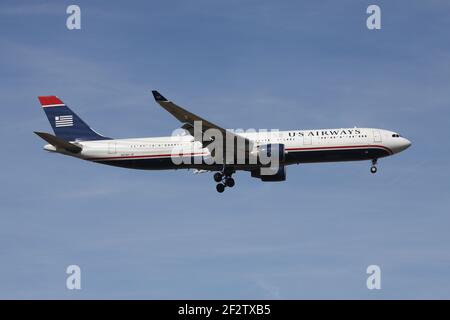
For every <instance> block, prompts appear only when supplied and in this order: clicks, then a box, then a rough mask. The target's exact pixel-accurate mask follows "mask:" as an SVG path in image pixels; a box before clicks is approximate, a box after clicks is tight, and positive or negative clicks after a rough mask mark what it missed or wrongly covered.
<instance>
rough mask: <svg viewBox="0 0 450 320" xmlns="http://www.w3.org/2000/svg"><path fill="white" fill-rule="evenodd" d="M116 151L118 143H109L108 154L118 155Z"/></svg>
mask: <svg viewBox="0 0 450 320" xmlns="http://www.w3.org/2000/svg"><path fill="white" fill-rule="evenodd" d="M116 151H117V148H116V142H109V143H108V153H109V154H114V153H116Z"/></svg>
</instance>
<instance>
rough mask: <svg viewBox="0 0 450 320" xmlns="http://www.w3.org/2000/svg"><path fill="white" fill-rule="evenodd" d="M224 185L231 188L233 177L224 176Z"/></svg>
mask: <svg viewBox="0 0 450 320" xmlns="http://www.w3.org/2000/svg"><path fill="white" fill-rule="evenodd" d="M225 185H226V186H227V187H230V188H233V187H234V179H233V178H231V177H230V178H226V179H225Z"/></svg>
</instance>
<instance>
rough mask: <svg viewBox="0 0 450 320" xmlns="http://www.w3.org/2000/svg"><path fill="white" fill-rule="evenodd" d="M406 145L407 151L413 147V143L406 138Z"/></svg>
mask: <svg viewBox="0 0 450 320" xmlns="http://www.w3.org/2000/svg"><path fill="white" fill-rule="evenodd" d="M404 139H405V141H404V144H405V149H408V148H409V147H411V141H409V140H408V139H406V138H404Z"/></svg>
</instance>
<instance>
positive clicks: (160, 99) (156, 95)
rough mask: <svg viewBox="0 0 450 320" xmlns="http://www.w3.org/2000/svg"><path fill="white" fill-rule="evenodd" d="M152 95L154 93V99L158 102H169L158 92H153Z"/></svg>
mask: <svg viewBox="0 0 450 320" xmlns="http://www.w3.org/2000/svg"><path fill="white" fill-rule="evenodd" d="M152 93H153V97H154V98H155V100H156V101H169V100H167V99H166V98H164V96H163V95H162V94H161V93H159V92H158V91H156V90H152Z"/></svg>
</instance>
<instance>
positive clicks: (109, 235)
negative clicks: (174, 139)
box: [0, 0, 450, 299]
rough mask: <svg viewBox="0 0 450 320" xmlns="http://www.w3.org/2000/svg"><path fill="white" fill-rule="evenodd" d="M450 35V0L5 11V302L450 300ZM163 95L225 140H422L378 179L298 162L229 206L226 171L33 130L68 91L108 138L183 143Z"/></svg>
mask: <svg viewBox="0 0 450 320" xmlns="http://www.w3.org/2000/svg"><path fill="white" fill-rule="evenodd" d="M72 3H76V4H78V5H79V6H80V7H81V11H82V29H81V30H78V31H69V30H67V29H66V17H67V15H66V13H65V11H66V7H67V6H68V5H69V4H72ZM372 3H376V4H378V5H380V7H381V10H382V29H381V30H379V31H369V30H368V29H367V28H366V26H365V20H366V18H367V14H366V13H365V12H366V8H367V6H368V5H369V4H372ZM449 29H450V3H449V2H448V1H444V0H442V1H439V0H434V1H427V2H424V1H395V2H393V1H376V2H372V1H371V2H369V1H320V3H319V2H318V1H301V2H300V1H207V0H203V1H133V2H132V4H128V5H127V6H125V5H124V2H112V1H108V2H101V1H76V2H72V1H71V2H68V1H53V2H52V1H50V2H46V3H44V2H37V1H2V2H1V4H0V43H1V50H0V70H1V74H2V76H1V77H0V95H1V97H2V110H3V113H2V117H0V133H1V136H2V143H3V151H2V156H1V157H0V168H1V169H0V170H1V177H2V184H1V187H0V262H1V263H0V298H27V299H28V298H43V299H48V298H62V299H80V298H88V299H89V298H113V299H119V298H126V299H127V298H137V299H170V298H178V299H180V298H191V299H200V298H209V299H217V298H243V299H246V298H255V299H259V298H261V299H266V298H267V299H271V298H273V299H301V298H306V299H308V298H327V299H337V298H356V299H361V298H362V299H379V298H386V299H393V298H440V299H441V298H446V299H449V298H450V248H449V243H450V233H449V231H448V227H449V225H450V216H449V207H450V200H449V199H450V197H449V195H450V194H449V180H450V171H449V169H448V158H449V156H450V152H449V148H448V127H449V124H450V123H449V119H450V110H449V100H450V90H449V86H450V40H449V38H448V35H447V33H448V30H449ZM152 89H158V90H159V91H160V92H161V93H162V94H164V95H165V96H167V97H169V98H171V99H173V100H174V101H176V102H177V103H179V104H181V105H183V106H185V107H187V108H189V109H190V110H192V111H193V112H195V113H198V114H200V115H202V116H203V117H205V118H206V119H209V120H211V121H212V122H215V123H218V124H221V125H222V126H224V127H228V128H266V129H280V130H283V129H309V128H333V127H352V126H355V125H356V126H361V127H363V126H367V127H380V128H386V129H392V130H397V131H399V132H400V133H401V134H403V135H404V136H406V137H407V138H408V139H410V140H411V141H412V142H413V146H412V147H411V148H410V149H408V150H407V151H405V152H404V153H401V154H399V155H395V156H393V157H390V158H386V159H382V160H380V161H379V171H378V173H377V174H376V175H371V174H370V173H369V166H370V164H369V163H368V162H358V163H336V164H310V165H299V166H292V167H289V168H288V179H287V181H286V182H284V183H275V184H272V183H266V184H264V183H261V182H260V181H258V180H255V179H252V178H250V176H249V175H248V174H247V173H238V174H237V175H236V182H237V183H236V187H235V188H233V189H230V190H227V191H226V192H225V193H224V194H221V195H219V194H217V192H216V191H215V187H214V182H213V180H212V177H211V174H201V175H194V174H192V172H188V171H181V170H179V171H166V172H151V171H132V170H126V169H120V168H113V167H108V166H101V165H96V164H92V163H88V162H83V161H79V160H76V159H72V158H67V157H63V156H60V155H55V154H48V153H47V152H45V151H43V150H42V146H43V144H44V143H43V142H42V141H41V140H40V139H39V138H38V137H36V136H34V134H33V133H32V132H33V131H34V130H40V131H51V129H50V125H49V124H48V122H47V119H46V117H45V115H44V113H43V112H42V110H41V108H40V106H39V103H38V100H37V96H38V95H52V94H56V95H58V96H59V97H61V98H62V99H63V100H64V101H65V102H66V103H67V104H68V105H69V106H70V107H71V108H73V109H74V110H75V111H76V112H77V113H78V114H79V115H80V116H81V117H82V118H83V119H84V120H86V121H87V122H88V123H89V124H90V125H91V126H93V127H94V128H95V129H96V130H98V131H99V132H101V133H103V134H105V135H108V136H111V137H139V136H161V135H170V134H171V132H172V131H173V130H174V129H176V128H177V126H178V123H177V121H176V120H175V119H173V118H172V117H171V116H170V115H169V114H167V113H166V112H165V111H164V110H162V109H161V108H160V107H159V106H157V105H156V104H155V103H154V101H153V98H152V96H151V92H150V90H152ZM70 264H77V265H79V266H80V267H81V270H82V290H80V291H69V290H67V289H66V287H65V281H66V274H65V269H66V267H67V266H68V265H70ZM370 264H377V265H379V266H380V267H381V271H382V289H381V290H379V291H376V290H375V291H369V290H368V289H367V288H366V278H367V275H366V273H365V271H366V268H367V266H368V265H370Z"/></svg>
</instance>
